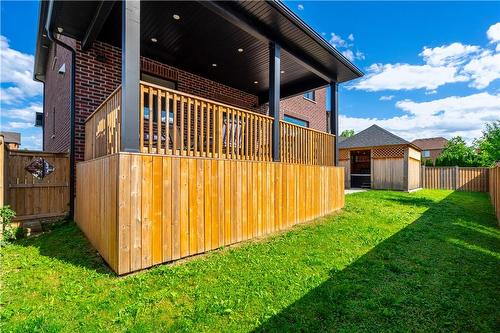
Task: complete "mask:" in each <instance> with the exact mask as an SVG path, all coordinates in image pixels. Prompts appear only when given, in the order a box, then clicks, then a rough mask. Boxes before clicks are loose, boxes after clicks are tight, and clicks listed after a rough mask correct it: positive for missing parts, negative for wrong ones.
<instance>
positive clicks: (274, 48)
mask: <svg viewBox="0 0 500 333" xmlns="http://www.w3.org/2000/svg"><path fill="white" fill-rule="evenodd" d="M280 57H281V47H280V46H279V45H278V44H276V43H274V42H273V43H271V44H270V45H269V116H271V117H274V121H273V136H272V137H273V161H276V162H277V161H280Z"/></svg>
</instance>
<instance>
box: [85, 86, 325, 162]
mask: <svg viewBox="0 0 500 333" xmlns="http://www.w3.org/2000/svg"><path fill="white" fill-rule="evenodd" d="M120 107H121V87H118V88H117V89H116V90H115V91H114V92H113V93H112V94H111V95H110V96H109V97H108V98H107V99H106V100H105V101H104V102H103V103H102V104H101V105H100V106H99V107H98V108H97V109H96V111H95V112H94V113H92V114H91V115H90V116H89V117H88V118H87V120H86V121H85V160H90V159H94V158H97V157H101V156H104V155H109V154H113V153H115V152H118V151H119V150H120ZM139 119H140V125H139V126H140V127H139V131H140V133H139V140H140V147H141V152H143V153H149V154H160V155H174V156H194V157H210V158H219V159H235V160H254V161H271V160H272V155H271V151H272V124H273V118H272V117H268V116H265V115H261V114H257V113H254V112H250V111H247V110H244V109H240V108H237V107H234V106H229V105H226V104H222V103H218V102H215V101H211V100H208V99H205V98H201V97H198V96H194V95H190V94H187V93H183V92H180V91H176V90H172V89H168V88H164V87H161V86H157V85H154V84H150V83H146V82H141V83H140V106H139ZM280 135H281V153H280V157H281V161H283V162H286V163H297V164H309V165H334V160H335V155H334V147H335V137H334V136H333V135H331V134H328V133H324V132H320V131H316V130H312V129H308V128H304V127H300V126H297V125H293V124H290V123H287V122H283V121H281V122H280Z"/></svg>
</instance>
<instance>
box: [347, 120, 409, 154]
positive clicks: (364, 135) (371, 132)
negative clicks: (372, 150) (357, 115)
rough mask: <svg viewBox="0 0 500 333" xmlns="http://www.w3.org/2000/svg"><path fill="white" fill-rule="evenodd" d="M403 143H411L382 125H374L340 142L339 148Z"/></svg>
mask: <svg viewBox="0 0 500 333" xmlns="http://www.w3.org/2000/svg"><path fill="white" fill-rule="evenodd" d="M403 144H410V142H408V141H406V140H405V139H403V138H400V137H399V136H397V135H395V134H392V133H391V132H389V131H387V130H385V129H383V128H382V127H380V126H377V125H372V126H370V127H368V128H367V129H365V130H363V131H361V132H359V133H358V134H355V135H353V136H351V137H349V138H347V139H345V140H343V141H342V142H339V148H341V149H342V148H363V147H377V146H393V145H403Z"/></svg>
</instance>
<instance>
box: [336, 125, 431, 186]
mask: <svg viewBox="0 0 500 333" xmlns="http://www.w3.org/2000/svg"><path fill="white" fill-rule="evenodd" d="M338 146H339V159H340V165H341V166H343V167H344V168H345V187H346V188H352V187H361V188H374V189H392V190H403V191H409V190H414V189H417V188H419V187H420V158H421V157H420V148H418V147H416V146H415V145H413V144H411V143H410V142H408V141H406V140H405V139H403V138H400V137H399V136H397V135H394V134H392V133H391V132H389V131H387V130H385V129H383V128H381V127H379V126H377V125H372V126H370V127H368V128H367V129H365V130H363V131H361V132H359V133H357V134H355V135H353V136H351V137H349V138H344V139H342V140H339V143H338Z"/></svg>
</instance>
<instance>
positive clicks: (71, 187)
mask: <svg viewBox="0 0 500 333" xmlns="http://www.w3.org/2000/svg"><path fill="white" fill-rule="evenodd" d="M53 8H54V0H50V2H49V8H48V12H47V21H46V24H45V30H46V32H47V37H48V38H49V39H50V40H51V41H52V42H54V43H56V44H57V45H59V46H61V47H63V48H65V49H66V50H68V51H70V52H71V84H70V91H69V99H70V113H69V114H70V116H69V122H70V152H69V199H70V200H69V214H68V215H69V218H70V219H73V218H74V215H75V167H76V163H75V161H76V160H75V76H76V73H75V72H76V71H75V69H76V51H75V50H74V49H73V48H72V47H71V46H69V45H67V44H65V43H63V42H62V41H60V40H59V39H57V38H55V36H54V35H53V32H52V29H53V27H52V25H53V23H54V22H53V15H52V14H53Z"/></svg>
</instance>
